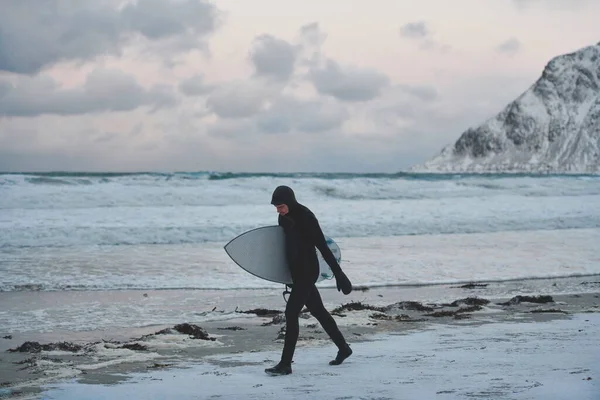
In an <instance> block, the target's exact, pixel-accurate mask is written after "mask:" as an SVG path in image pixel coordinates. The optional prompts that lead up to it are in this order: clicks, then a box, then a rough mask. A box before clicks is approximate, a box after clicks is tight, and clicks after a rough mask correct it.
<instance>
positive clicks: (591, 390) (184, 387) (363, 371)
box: [44, 314, 600, 400]
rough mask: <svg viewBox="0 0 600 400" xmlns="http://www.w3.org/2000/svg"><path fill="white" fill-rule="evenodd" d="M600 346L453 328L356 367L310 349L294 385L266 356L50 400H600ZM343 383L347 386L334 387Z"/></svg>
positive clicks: (390, 343) (583, 323)
mask: <svg viewBox="0 0 600 400" xmlns="http://www.w3.org/2000/svg"><path fill="white" fill-rule="evenodd" d="M599 338H600V314H583V315H581V314H580V315H576V316H574V317H572V318H565V319H558V320H554V321H551V322H538V323H495V324H483V325H479V326H474V325H471V326H460V325H450V326H444V327H439V328H438V329H430V330H426V331H418V332H410V333H404V334H387V335H380V336H377V337H375V338H374V340H373V341H369V342H363V343H356V344H354V345H353V349H354V354H353V355H352V357H350V358H349V359H348V360H347V361H346V362H345V363H344V364H342V365H340V366H337V367H331V366H329V365H327V361H328V360H329V357H330V354H329V353H330V352H332V351H334V350H335V347H334V346H333V345H331V344H330V345H329V346H308V347H307V346H303V347H302V348H301V349H299V350H300V351H298V352H297V354H296V357H295V363H294V364H293V368H294V373H293V374H292V375H290V376H284V377H269V376H267V375H266V374H265V373H264V372H263V369H264V368H266V367H269V366H271V365H272V364H273V363H274V362H277V360H278V359H279V355H280V353H279V351H261V352H254V353H241V354H233V355H231V354H229V355H218V356H211V357H210V358H209V359H207V361H206V362H204V363H202V364H191V365H189V364H188V365H186V366H187V368H185V369H177V370H167V371H156V372H152V373H149V374H133V375H131V378H132V379H131V380H130V381H128V382H126V383H123V384H119V385H114V386H93V385H81V384H78V383H76V382H73V383H64V384H58V385H52V386H48V387H47V388H46V389H47V391H46V392H45V393H44V396H45V397H44V398H45V399H64V400H71V399H80V398H86V399H89V400H94V399H105V398H111V399H115V400H119V399H129V398H132V396H134V397H137V398H145V399H159V398H165V397H169V398H177V399H192V398H194V399H197V398H213V397H214V398H216V397H220V398H227V399H242V398H243V399H261V400H266V399H293V398H300V397H302V398H304V397H315V396H318V397H319V398H348V399H359V398H365V397H366V398H385V399H391V398H397V395H398V393H402V396H403V397H404V398H415V399H429V398H437V397H440V396H441V397H440V398H444V399H463V398H465V397H468V398H470V397H478V398H492V399H495V400H501V399H514V400H520V399H523V400H524V399H531V398H535V399H556V400H558V399H566V398H576V399H578V400H595V399H597V394H598V393H600V384H599V381H600V379H599V377H600V339H599ZM332 378H333V379H334V380H333V381H332ZM340 380H343V384H332V382H335V381H340ZM200 382H201V384H200Z"/></svg>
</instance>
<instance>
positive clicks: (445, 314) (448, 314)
mask: <svg viewBox="0 0 600 400" xmlns="http://www.w3.org/2000/svg"><path fill="white" fill-rule="evenodd" d="M455 315H456V311H436V312H432V313H429V314H425V316H426V317H436V318H440V317H454V316H455Z"/></svg>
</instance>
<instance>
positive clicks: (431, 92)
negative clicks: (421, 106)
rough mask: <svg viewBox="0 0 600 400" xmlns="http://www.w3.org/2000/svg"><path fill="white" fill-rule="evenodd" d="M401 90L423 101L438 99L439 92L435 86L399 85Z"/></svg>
mask: <svg viewBox="0 0 600 400" xmlns="http://www.w3.org/2000/svg"><path fill="white" fill-rule="evenodd" d="M397 88H399V89H400V90H402V91H404V92H406V93H408V94H410V95H412V96H414V97H417V98H418V99H420V100H422V101H433V100H435V99H437V97H438V92H437V90H436V89H435V88H434V87H433V86H428V85H397Z"/></svg>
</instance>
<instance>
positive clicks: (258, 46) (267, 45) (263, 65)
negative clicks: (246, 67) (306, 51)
mask: <svg viewBox="0 0 600 400" xmlns="http://www.w3.org/2000/svg"><path fill="white" fill-rule="evenodd" d="M297 55H298V48H297V47H295V46H292V45H291V44H290V43H288V42H286V41H285V40H281V39H277V38H276V37H274V36H271V35H261V36H259V37H257V38H256V39H255V40H254V47H253V49H252V50H251V52H250V59H251V60H252V63H253V64H254V68H255V70H256V74H257V75H259V76H266V77H270V78H275V79H279V80H287V79H289V78H290V77H291V76H292V74H293V73H294V65H295V63H296V57H297Z"/></svg>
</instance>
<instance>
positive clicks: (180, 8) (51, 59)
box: [0, 0, 218, 74]
mask: <svg viewBox="0 0 600 400" xmlns="http://www.w3.org/2000/svg"><path fill="white" fill-rule="evenodd" d="M217 19H218V14H217V10H216V8H215V6H214V5H212V4H211V3H208V2H205V1H204V0H183V1H169V0H138V1H137V2H136V3H130V4H127V5H125V6H124V7H122V8H121V9H118V8H117V5H116V2H114V1H107V0H100V1H96V2H87V1H80V0H44V1H35V0H20V1H2V2H0V38H2V40H0V71H8V72H14V73H18V74H35V73H38V72H39V71H40V70H42V69H43V68H44V67H48V66H51V65H53V64H56V63H59V62H61V61H67V60H77V61H81V60H89V59H93V58H95V57H97V56H100V55H107V54H108V55H120V53H121V51H122V49H123V48H124V47H125V46H126V45H127V44H129V43H130V42H131V41H132V40H133V39H135V38H138V37H141V38H143V39H145V40H147V41H149V42H151V43H160V42H161V41H165V40H166V41H171V40H174V41H175V43H176V44H177V46H179V48H180V50H189V49H190V48H194V47H197V46H200V44H199V43H201V42H200V39H201V38H203V37H205V36H206V35H208V34H209V33H211V32H212V31H214V30H215V29H216V26H217ZM181 37H183V38H184V39H185V40H183V41H181V40H180V39H181ZM178 38H179V39H178Z"/></svg>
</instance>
